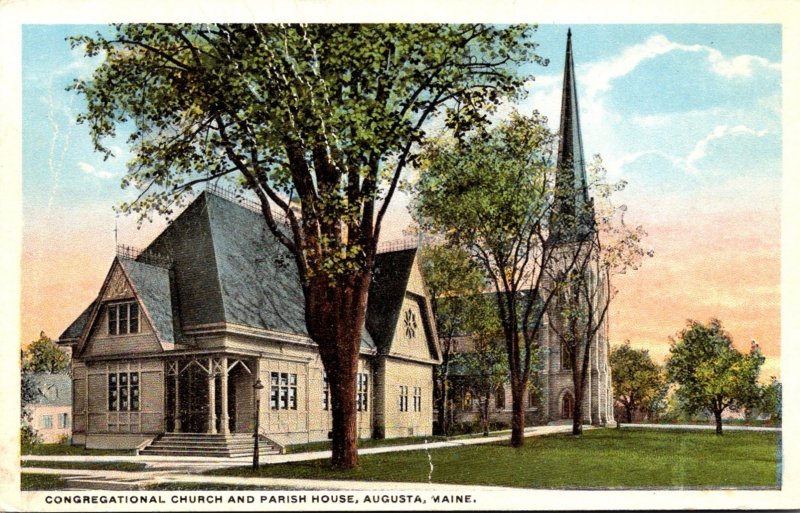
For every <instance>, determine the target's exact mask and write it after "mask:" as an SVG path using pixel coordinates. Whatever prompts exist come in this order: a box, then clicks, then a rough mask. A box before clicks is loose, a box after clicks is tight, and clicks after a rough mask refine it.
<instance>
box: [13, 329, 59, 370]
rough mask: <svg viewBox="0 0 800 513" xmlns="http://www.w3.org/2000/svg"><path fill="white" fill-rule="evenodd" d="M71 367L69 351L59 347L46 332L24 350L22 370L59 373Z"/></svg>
mask: <svg viewBox="0 0 800 513" xmlns="http://www.w3.org/2000/svg"><path fill="white" fill-rule="evenodd" d="M68 369H69V357H68V356H67V353H65V352H64V351H62V350H61V348H60V347H58V344H56V343H55V342H53V341H52V340H51V339H50V337H48V336H47V335H46V334H45V332H44V331H43V332H41V333H40V334H39V338H38V339H37V340H34V341H33V342H31V343H30V344H28V347H27V348H25V350H24V351H23V352H22V372H23V373H29V372H46V373H48V374H57V373H60V372H65V371H67V370H68Z"/></svg>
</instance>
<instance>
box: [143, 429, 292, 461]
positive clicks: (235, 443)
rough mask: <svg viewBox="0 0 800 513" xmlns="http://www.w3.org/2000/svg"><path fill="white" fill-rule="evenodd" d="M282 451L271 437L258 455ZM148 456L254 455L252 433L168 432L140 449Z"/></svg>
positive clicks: (260, 442)
mask: <svg viewBox="0 0 800 513" xmlns="http://www.w3.org/2000/svg"><path fill="white" fill-rule="evenodd" d="M279 453H280V451H279V449H278V447H276V446H275V445H274V444H273V443H271V442H270V441H269V440H266V439H264V438H263V437H262V439H261V440H260V441H259V454H260V455H262V456H266V455H269V454H279ZM139 454H141V455H145V456H148V455H149V456H187V457H212V458H237V457H243V456H251V455H252V454H253V435H252V434H248V433H235V434H229V435H221V434H213V435H212V434H205V433H165V434H163V435H161V436H160V437H158V438H157V439H156V440H154V441H153V442H152V443H151V444H150V445H148V446H147V447H145V448H144V449H142V450H141V451H139Z"/></svg>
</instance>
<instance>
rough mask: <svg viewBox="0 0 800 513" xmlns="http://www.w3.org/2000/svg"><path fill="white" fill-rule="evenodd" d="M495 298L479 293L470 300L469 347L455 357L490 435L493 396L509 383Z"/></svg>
mask: <svg viewBox="0 0 800 513" xmlns="http://www.w3.org/2000/svg"><path fill="white" fill-rule="evenodd" d="M492 299H493V298H491V297H490V296H488V295H486V294H479V295H475V296H472V297H471V298H469V299H468V301H469V307H468V309H467V310H466V311H465V313H466V314H467V316H466V317H465V318H464V320H463V325H464V327H465V330H466V331H467V333H469V337H470V341H469V344H468V345H466V347H463V348H462V350H461V351H459V352H457V353H456V354H455V355H454V357H453V364H454V365H455V366H457V367H458V368H459V370H460V373H461V381H462V385H463V386H464V387H466V388H468V389H470V390H474V391H475V392H476V398H477V400H478V411H479V412H480V419H481V427H482V428H483V434H484V435H486V436H488V435H489V403H490V401H491V398H492V394H493V393H494V392H495V391H496V390H497V389H498V388H499V387H500V386H501V385H503V384H504V383H506V382H507V381H508V353H507V352H506V350H505V347H504V346H503V343H502V342H503V338H502V331H501V327H500V320H499V318H498V316H497V308H496V306H495V305H494V302H493V301H492Z"/></svg>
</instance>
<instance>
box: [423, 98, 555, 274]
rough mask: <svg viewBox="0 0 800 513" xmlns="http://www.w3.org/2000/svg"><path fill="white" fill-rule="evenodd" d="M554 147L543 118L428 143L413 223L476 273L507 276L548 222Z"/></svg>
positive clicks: (514, 120) (516, 118) (514, 119)
mask: <svg viewBox="0 0 800 513" xmlns="http://www.w3.org/2000/svg"><path fill="white" fill-rule="evenodd" d="M553 141H554V137H553V134H552V133H551V132H550V131H549V130H548V128H547V126H546V119H545V118H544V117H542V116H540V115H539V114H538V113H534V114H533V115H532V116H530V117H526V116H522V115H520V114H519V113H516V112H514V113H512V115H511V116H510V118H509V120H508V121H505V122H503V123H501V124H499V125H498V126H496V127H495V128H493V129H491V130H488V131H481V132H476V133H472V134H470V135H469V137H467V138H465V139H452V140H446V139H442V140H438V141H430V143H429V144H428V145H427V146H426V149H425V152H424V153H423V164H424V167H425V173H422V174H421V175H420V178H419V181H418V182H417V183H416V184H415V185H414V190H415V192H416V193H417V194H416V197H415V199H414V202H413V209H414V214H415V218H416V219H417V221H418V222H419V223H420V225H421V226H422V227H423V228H424V229H425V230H426V231H429V232H433V233H440V234H443V235H444V236H445V237H446V238H447V240H448V241H449V242H450V243H451V244H452V245H454V246H457V247H463V248H465V249H466V250H467V251H468V252H469V253H470V255H471V256H472V257H473V258H474V259H475V260H476V261H477V262H480V263H481V264H483V265H482V267H486V266H490V267H491V268H492V270H494V271H495V272H499V273H502V272H504V271H505V272H507V273H510V272H511V270H512V267H513V266H514V265H515V264H517V263H518V262H517V261H516V259H518V258H522V257H523V256H522V255H520V254H519V253H520V251H521V250H524V249H527V248H526V247H520V246H524V241H526V240H527V238H528V237H529V236H530V235H533V234H534V231H535V230H536V228H537V227H538V225H539V224H540V223H544V222H546V219H547V216H546V214H547V212H548V209H549V196H548V194H549V185H548V183H547V172H548V170H549V168H550V166H551V165H552V162H551V160H552V159H551V157H552V146H553ZM537 242H538V241H537Z"/></svg>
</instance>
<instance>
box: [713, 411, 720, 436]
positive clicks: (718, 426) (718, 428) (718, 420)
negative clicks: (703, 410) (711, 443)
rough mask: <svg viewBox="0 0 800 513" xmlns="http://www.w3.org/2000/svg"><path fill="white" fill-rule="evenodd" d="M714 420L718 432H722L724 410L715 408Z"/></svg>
mask: <svg viewBox="0 0 800 513" xmlns="http://www.w3.org/2000/svg"><path fill="white" fill-rule="evenodd" d="M714 422H715V423H716V425H717V430H716V432H717V434H718V435H721V434H722V410H714Z"/></svg>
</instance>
